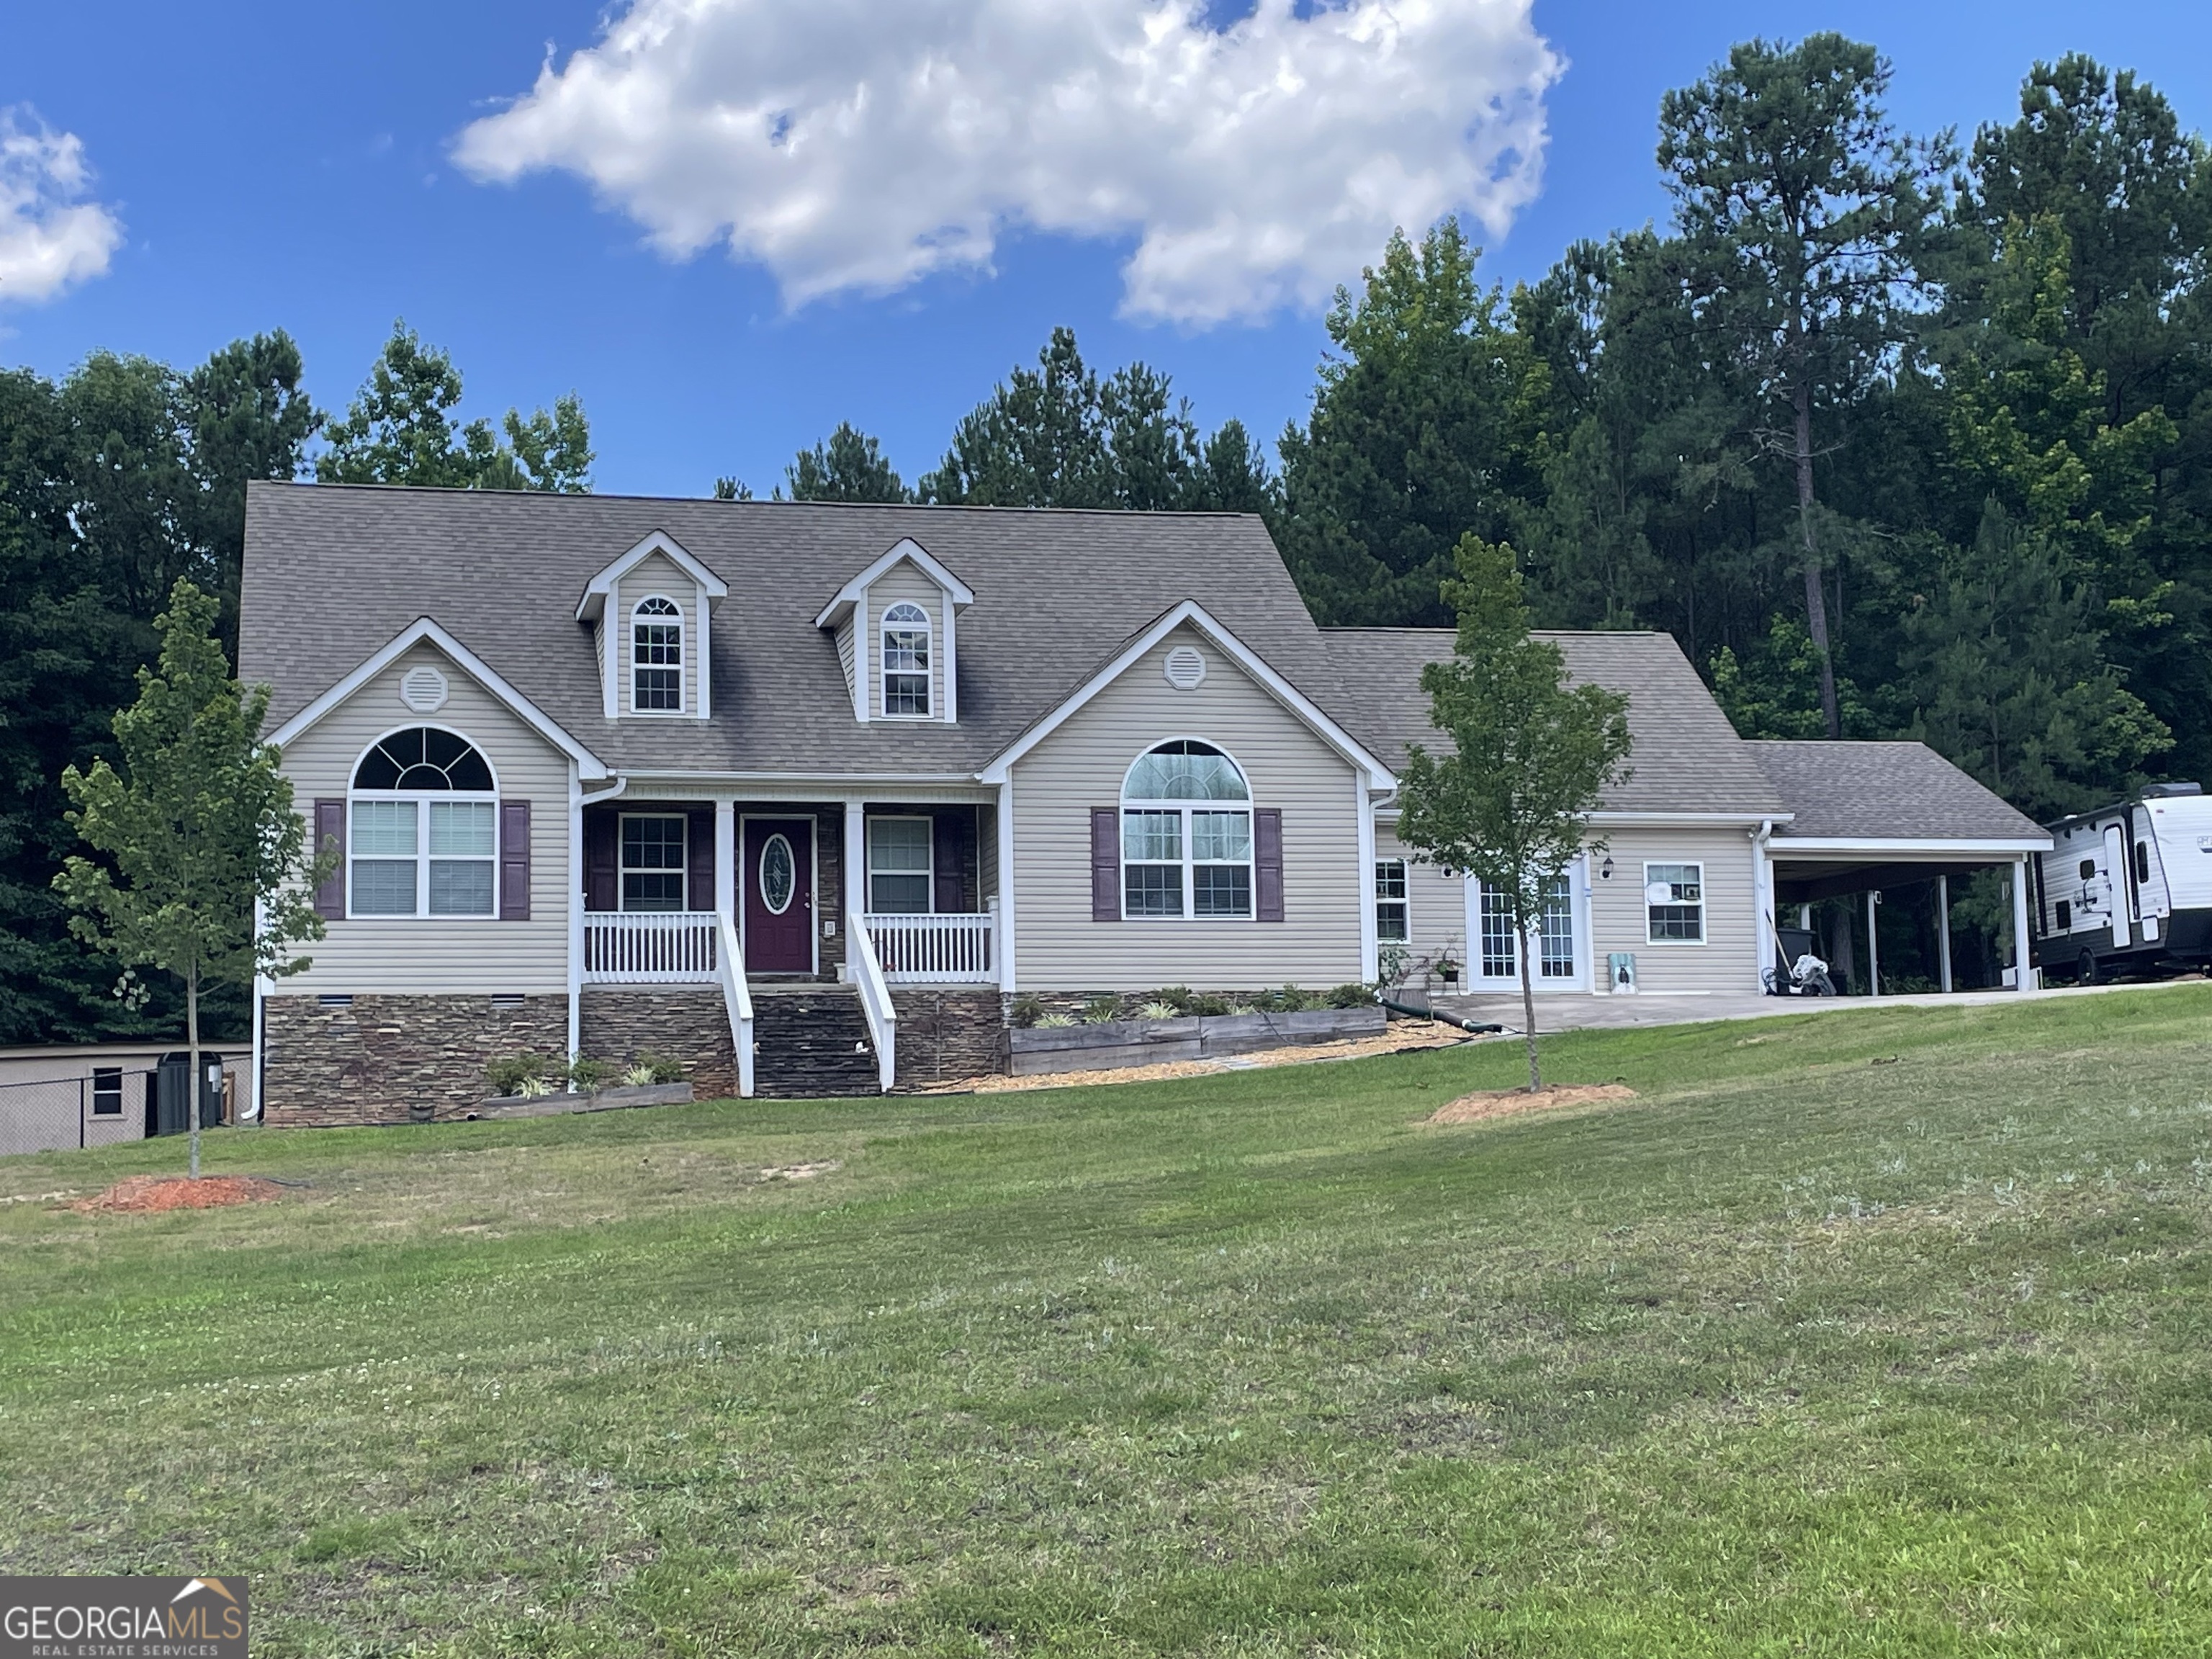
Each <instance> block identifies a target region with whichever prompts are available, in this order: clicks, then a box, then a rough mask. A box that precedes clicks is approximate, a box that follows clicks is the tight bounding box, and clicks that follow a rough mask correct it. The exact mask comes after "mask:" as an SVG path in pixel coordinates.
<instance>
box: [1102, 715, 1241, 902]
mask: <svg viewBox="0 0 2212 1659" xmlns="http://www.w3.org/2000/svg"><path fill="white" fill-rule="evenodd" d="M1121 914H1122V915H1124V916H1132V917H1135V916H1167V917H1192V918H1196V917H1213V916H1249V915H1251V914H1252V791H1251V789H1250V787H1249V786H1248V785H1247V784H1246V782H1245V781H1244V774H1243V772H1242V771H1241V770H1240V769H1238V768H1237V763H1236V762H1235V761H1233V760H1231V759H1230V758H1229V757H1228V756H1226V755H1225V754H1223V753H1222V752H1221V750H1218V749H1216V748H1215V747H1214V746H1213V745H1212V744H1209V743H1200V742H1198V741H1197V740H1196V739H1194V738H1177V739H1176V741H1174V742H1172V743H1164V744H1160V745H1159V746H1158V747H1157V748H1155V749H1152V750H1148V751H1146V753H1145V754H1142V755H1140V756H1139V757H1137V761H1136V763H1135V764H1134V765H1133V766H1131V767H1130V768H1129V772H1128V775H1127V777H1126V778H1125V779H1124V780H1123V781H1122V784H1121Z"/></svg>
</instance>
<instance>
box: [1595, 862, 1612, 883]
mask: <svg viewBox="0 0 2212 1659" xmlns="http://www.w3.org/2000/svg"><path fill="white" fill-rule="evenodd" d="M1597 878H1598V879H1599V880H1600V881H1611V880H1612V879H1613V860H1612V858H1611V857H1610V856H1608V857H1607V859H1606V861H1605V862H1604V863H1603V864H1601V865H1599V866H1598V867H1597Z"/></svg>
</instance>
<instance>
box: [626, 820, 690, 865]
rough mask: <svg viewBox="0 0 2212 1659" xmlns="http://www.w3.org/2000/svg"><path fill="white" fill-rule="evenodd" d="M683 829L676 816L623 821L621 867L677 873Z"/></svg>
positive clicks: (682, 821)
mask: <svg viewBox="0 0 2212 1659" xmlns="http://www.w3.org/2000/svg"><path fill="white" fill-rule="evenodd" d="M688 828H689V826H687V825H686V824H685V823H684V820H683V819H682V818H679V817H665V818H624V819H623V869H625V870H681V869H683V868H684V843H685V842H686V840H687V839H688V836H687V831H688Z"/></svg>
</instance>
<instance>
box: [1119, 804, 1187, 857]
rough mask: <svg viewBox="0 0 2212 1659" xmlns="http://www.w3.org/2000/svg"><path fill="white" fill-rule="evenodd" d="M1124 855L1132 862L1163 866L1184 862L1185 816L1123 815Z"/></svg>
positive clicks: (1133, 813) (1122, 844) (1161, 813)
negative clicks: (1173, 861) (1161, 864)
mask: <svg viewBox="0 0 2212 1659" xmlns="http://www.w3.org/2000/svg"><path fill="white" fill-rule="evenodd" d="M1121 856H1122V858H1124V859H1125V860H1128V861H1129V862H1130V863H1133V864H1134V863H1160V862H1164V861H1165V860H1170V859H1172V860H1176V862H1178V863H1180V862H1181V861H1182V813H1180V812H1124V813H1122V814H1121Z"/></svg>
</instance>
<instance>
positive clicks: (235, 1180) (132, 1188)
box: [70, 1176, 284, 1214]
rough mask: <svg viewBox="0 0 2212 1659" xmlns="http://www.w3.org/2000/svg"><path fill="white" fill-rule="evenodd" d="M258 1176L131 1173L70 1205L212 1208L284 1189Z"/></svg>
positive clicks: (256, 1200)
mask: <svg viewBox="0 0 2212 1659" xmlns="http://www.w3.org/2000/svg"><path fill="white" fill-rule="evenodd" d="M283 1190H284V1189H283V1188H282V1187H280V1186H278V1185H277V1184H276V1182H273V1181H264V1180H262V1179H261V1178H260V1177H259V1176H201V1177H200V1178H199V1179H198V1180H197V1181H194V1180H191V1178H190V1177H189V1176H182V1177H180V1176H131V1177H130V1178H129V1179H128V1180H125V1181H118V1182H116V1183H115V1184H114V1185H113V1186H112V1187H110V1188H108V1189H107V1190H106V1192H104V1193H98V1194H94V1196H92V1197H90V1198H81V1199H79V1200H77V1201H76V1203H74V1204H72V1205H70V1208H71V1209H72V1210H78V1211H82V1212H85V1213H87V1214H90V1213H92V1212H95V1211H101V1210H138V1211H144V1210H212V1209H216V1208H218V1207H220V1206H222V1205H225V1204H263V1203H266V1202H267V1201H268V1200H270V1199H272V1198H275V1197H276V1196H278V1195H279V1194H282V1193H283Z"/></svg>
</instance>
